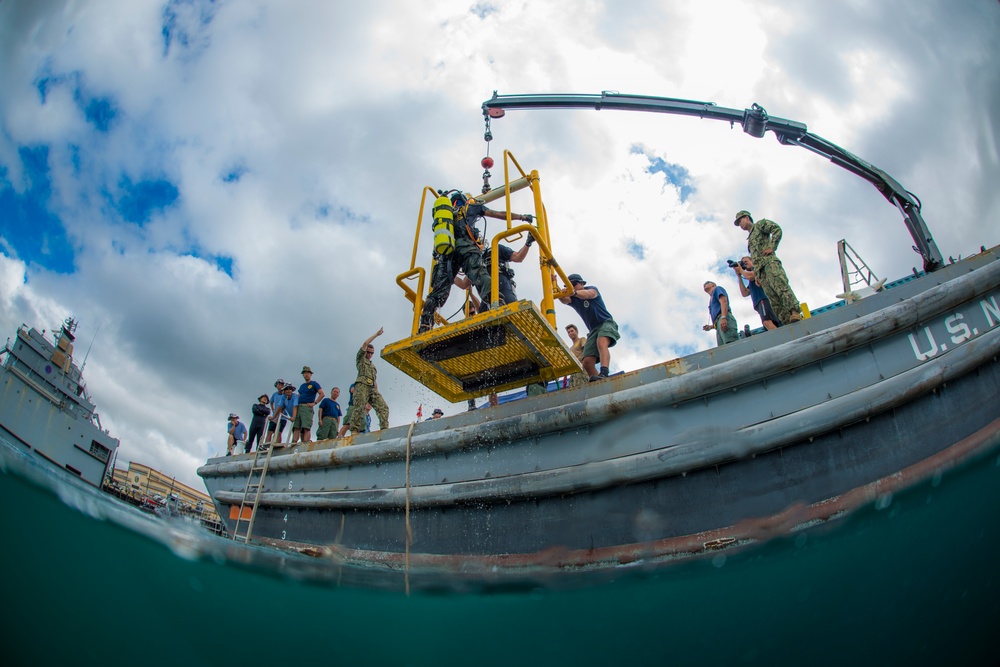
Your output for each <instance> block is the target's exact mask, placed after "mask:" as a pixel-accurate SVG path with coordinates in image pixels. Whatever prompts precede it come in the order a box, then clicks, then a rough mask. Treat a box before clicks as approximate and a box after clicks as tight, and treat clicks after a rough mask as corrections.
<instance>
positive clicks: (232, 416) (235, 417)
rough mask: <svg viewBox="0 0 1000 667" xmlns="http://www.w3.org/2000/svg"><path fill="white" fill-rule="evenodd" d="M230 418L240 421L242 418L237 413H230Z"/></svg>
mask: <svg viewBox="0 0 1000 667" xmlns="http://www.w3.org/2000/svg"><path fill="white" fill-rule="evenodd" d="M229 418H230V419H239V418H240V416H239V415H238V414H236V413H235V412H230V413H229Z"/></svg>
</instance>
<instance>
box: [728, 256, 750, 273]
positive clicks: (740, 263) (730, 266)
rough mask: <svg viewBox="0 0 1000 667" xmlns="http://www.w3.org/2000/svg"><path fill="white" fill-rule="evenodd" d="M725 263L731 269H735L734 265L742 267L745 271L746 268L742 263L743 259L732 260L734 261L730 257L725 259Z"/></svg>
mask: <svg viewBox="0 0 1000 667" xmlns="http://www.w3.org/2000/svg"><path fill="white" fill-rule="evenodd" d="M726 264H728V265H729V268H731V269H735V268H736V267H737V266H738V267H740V268H741V269H743V270H744V271H746V268H747V267H746V266H745V265H744V264H743V260H740V261H738V262H734V261H733V260H731V259H727V260H726Z"/></svg>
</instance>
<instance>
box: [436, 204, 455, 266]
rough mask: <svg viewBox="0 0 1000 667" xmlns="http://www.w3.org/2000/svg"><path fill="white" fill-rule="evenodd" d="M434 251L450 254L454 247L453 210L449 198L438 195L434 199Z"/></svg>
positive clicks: (440, 253)
mask: <svg viewBox="0 0 1000 667" xmlns="http://www.w3.org/2000/svg"><path fill="white" fill-rule="evenodd" d="M432 229H433V230H434V252H436V253H437V254H439V255H447V254H450V253H451V252H452V251H453V250H454V249H455V212H454V211H453V210H452V208H451V200H450V199H448V198H447V197H438V198H437V199H435V200H434V224H433V226H432Z"/></svg>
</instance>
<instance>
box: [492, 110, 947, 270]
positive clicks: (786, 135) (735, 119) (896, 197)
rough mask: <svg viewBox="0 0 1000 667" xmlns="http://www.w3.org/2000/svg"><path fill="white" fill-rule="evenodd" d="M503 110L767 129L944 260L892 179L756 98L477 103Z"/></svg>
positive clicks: (916, 204)
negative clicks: (889, 207)
mask: <svg viewBox="0 0 1000 667" xmlns="http://www.w3.org/2000/svg"><path fill="white" fill-rule="evenodd" d="M508 109H595V110H597V111H600V110H602V109H617V110H622V111H648V112H653V113H668V114H674V115H679V116H696V117H698V118H708V119H710V120H722V121H727V122H729V123H730V124H731V125H733V124H736V123H739V124H740V127H742V128H743V131H744V132H746V133H747V134H749V135H750V136H752V137H757V138H760V137H763V136H764V134H765V133H767V132H768V131H771V132H773V133H774V135H775V137H777V139H778V141H779V142H780V143H781V144H783V145H785V146H801V147H802V148H805V149H807V150H810V151H812V152H813V153H816V154H817V155H821V156H823V157H825V158H827V159H828V160H830V161H831V162H833V163H834V164H835V165H837V166H839V167H841V168H843V169H846V170H847V171H849V172H851V173H852V174H854V175H856V176H860V177H861V178H863V179H865V180H866V181H868V182H869V183H871V184H872V185H874V186H875V189H876V190H878V191H879V192H880V193H881V194H882V196H883V197H885V198H886V199H887V200H888V201H889V202H890V203H892V204H893V205H894V206H895V207H896V208H897V209H898V210H899V212H900V214H901V215H902V216H903V222H904V224H905V225H906V228H907V230H908V231H909V232H910V236H911V237H912V238H913V241H914V243H915V244H916V245H914V247H913V249H914V250H915V251H916V252H918V253H919V254H920V256H921V257H922V258H923V264H924V270H925V271H927V272H931V271H934V270H935V269H937V268H939V267H941V266H942V265H943V264H944V259H943V257H942V256H941V251H940V250H939V249H938V247H937V244H936V243H935V242H934V237H933V236H932V235H931V232H930V229H928V227H927V223H926V222H924V219H923V216H921V214H920V201H919V200H918V199H917V198H916V197H915V196H914V195H913V194H912V193H910V192H909V191H907V190H906V188H904V187H903V186H902V185H901V184H900V183H899V182H898V181H896V179H894V178H893V177H892V176H890V175H889V174H887V173H886V172H884V171H882V170H881V169H879V168H878V167H875V166H874V165H872V164H870V163H868V162H865V161H864V160H862V159H861V158H859V157H857V156H856V155H854V154H853V153H850V152H849V151H846V150H844V149H843V148H841V147H840V146H837V145H836V144H833V143H831V142H829V141H827V140H826V139H824V138H822V137H820V136H818V135H815V134H813V133H812V132H809V131H808V129H807V128H806V126H805V124H804V123H800V122H798V121H794V120H787V119H785V118H778V117H776V116H769V115H768V113H767V111H765V110H764V108H763V107H761V106H760V105H758V104H756V103H755V104H753V105H751V107H750V108H749V109H728V108H726V107H720V106H716V105H715V104H714V103H713V102H699V101H696V100H683V99H678V98H673V97H653V96H649V95H623V94H621V93H613V92H607V91H605V92H602V93H601V94H600V95H578V94H553V95H498V94H497V93H496V91H494V92H493V97H491V98H490V99H488V100H486V101H485V102H483V115H484V116H485V117H486V118H487V119H491V118H501V117H503V115H504V112H505V110H508Z"/></svg>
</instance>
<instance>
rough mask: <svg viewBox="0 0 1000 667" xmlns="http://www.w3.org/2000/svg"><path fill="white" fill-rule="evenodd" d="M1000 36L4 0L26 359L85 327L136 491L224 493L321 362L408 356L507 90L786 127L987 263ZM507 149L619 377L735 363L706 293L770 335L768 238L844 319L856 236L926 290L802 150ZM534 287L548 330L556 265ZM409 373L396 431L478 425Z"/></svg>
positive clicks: (812, 12) (417, 6) (653, 145)
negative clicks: (421, 281)
mask: <svg viewBox="0 0 1000 667" xmlns="http://www.w3.org/2000/svg"><path fill="white" fill-rule="evenodd" d="M431 7H433V10H431ZM998 35H1000V4H998V3H997V2H996V1H995V0H928V1H926V2H919V3H915V2H909V1H907V0H880V1H878V2H874V1H872V2H864V1H861V0H855V1H852V2H827V1H825V0H810V1H803V2H794V3H792V2H774V1H767V0H763V1H761V0H758V1H755V2H753V3H742V2H734V1H727V0H713V1H712V2H699V3H692V2H673V1H667V0H660V1H652V0H636V1H622V0H613V1H612V0H607V1H606V2H604V1H601V0H589V1H580V2H555V1H549V0H534V1H532V2H526V1H521V0H512V1H506V0H494V1H492V2H491V1H488V0H486V1H483V2H478V3H475V4H472V3H470V2H468V0H465V1H461V0H439V1H438V2H435V3H432V4H426V3H414V2H379V1H369V2H326V1H319V0H316V1H313V2H305V1H300V2H296V1H290V0H281V1H278V0H275V1H274V2H268V1H266V0H239V1H235V0H233V1H221V2H208V1H201V0H187V1H181V0H171V1H168V2H163V1H157V2H153V1H143V0H102V1H101V2H72V1H66V2H59V1H57V0H46V1H44V2H35V1H28V0H0V88H2V90H3V91H4V92H3V95H2V96H0V331H2V332H5V334H6V335H7V336H12V335H13V334H14V331H15V330H16V328H17V326H18V325H20V324H21V323H26V324H28V325H34V326H36V327H38V328H40V329H41V328H47V329H52V328H54V327H56V326H57V325H58V324H59V323H60V322H61V321H62V320H63V319H64V318H65V317H67V316H69V315H72V316H74V317H76V318H78V320H79V322H80V327H79V330H78V343H77V359H78V361H79V360H81V358H82V355H83V354H84V353H85V352H86V350H87V349H88V347H90V346H91V343H92V348H91V349H90V355H89V358H88V360H87V368H86V377H87V380H88V385H89V388H90V390H91V392H92V393H93V394H94V396H95V397H96V400H97V402H98V406H99V409H100V412H101V415H102V419H103V423H104V425H105V426H106V427H108V428H110V429H111V432H112V433H113V434H114V435H116V436H118V437H119V438H120V439H121V449H120V453H119V466H122V465H125V463H126V462H127V461H129V460H136V461H141V462H143V463H147V464H149V465H152V466H154V467H156V468H159V469H161V470H163V471H165V472H167V473H169V474H172V475H176V476H177V478H178V479H179V480H181V481H183V482H185V483H188V484H191V485H194V486H197V487H199V488H200V487H201V483H200V480H199V479H198V478H197V476H196V475H195V469H196V468H197V467H198V465H200V464H202V463H203V462H204V461H205V459H206V457H208V456H210V455H213V454H217V453H219V452H220V451H223V450H224V446H225V431H224V426H225V421H226V416H227V415H228V413H229V412H230V411H236V412H238V413H239V414H240V415H241V416H244V417H247V418H248V417H249V409H250V405H251V404H252V403H253V402H254V400H255V398H256V396H258V395H259V394H260V393H262V392H264V391H268V392H270V391H271V385H272V383H273V382H274V380H275V378H277V377H283V378H288V379H293V380H295V381H296V383H298V382H301V375H299V374H298V371H299V370H300V368H301V366H302V365H303V364H308V365H310V366H312V368H313V369H314V371H315V372H316V375H315V379H316V380H318V381H319V382H320V383H321V384H322V385H323V386H324V387H326V388H328V389H329V388H330V387H331V386H334V385H339V386H340V387H341V388H344V389H346V387H347V385H349V384H350V382H351V381H352V380H353V378H354V373H355V371H354V353H355V351H356V349H357V348H358V346H359V345H360V344H361V342H362V341H363V340H364V339H365V338H366V337H367V336H368V335H370V334H371V333H373V332H374V331H375V330H377V329H378V328H379V327H380V326H384V327H385V329H386V334H385V336H383V337H382V338H381V339H379V340H378V341H377V344H380V346H381V345H384V344H387V343H390V342H393V341H396V340H399V339H401V338H404V337H405V336H406V335H407V334H408V326H409V321H410V317H411V312H410V311H409V310H408V302H407V301H406V300H405V299H404V298H403V293H402V291H401V290H400V289H399V288H398V287H397V286H396V285H395V276H396V275H397V274H399V273H401V272H402V271H404V270H405V269H407V268H409V261H410V253H411V251H412V243H413V241H412V239H413V236H414V226H415V222H416V218H417V209H418V205H419V202H420V195H421V190H422V188H424V187H425V186H431V187H433V188H448V189H450V188H462V189H464V190H466V191H468V192H476V191H478V189H479V187H480V186H481V184H482V182H481V172H482V169H481V167H480V166H479V163H480V159H481V158H482V157H483V156H484V155H485V154H486V150H487V146H486V143H485V142H484V141H483V130H484V125H483V118H482V115H481V112H480V105H481V103H482V101H483V100H485V99H487V98H488V97H490V96H491V95H492V93H493V91H494V90H498V91H499V92H500V93H501V94H515V93H556V92H574V93H591V94H596V93H600V92H601V91H602V90H612V91H620V92H623V93H636V94H645V95H658V96H667V97H680V98H686V99H694V100H705V101H711V102H715V103H717V104H719V105H720V106H724V107H732V108H738V109H743V108H746V107H749V106H750V105H751V104H752V103H754V102H757V103H759V104H761V105H762V106H763V107H765V108H766V109H767V110H768V112H769V113H770V114H771V115H774V116H780V117H783V118H788V119H793V120H797V121H800V122H803V123H805V124H806V125H808V127H809V129H810V130H811V131H812V132H815V133H817V134H819V135H820V136H822V137H824V138H826V139H828V140H829V141H832V142H833V143H835V144H838V145H840V146H843V147H844V148H846V149H848V150H850V151H851V152H853V153H855V154H857V155H859V156H860V157H862V158H864V159H865V160H867V161H869V162H871V163H872V164H875V165H876V166H878V167H881V168H882V169H884V170H886V171H887V172H889V173H890V174H892V175H893V176H894V177H895V178H896V179H897V180H899V181H900V182H901V183H902V184H903V185H904V186H906V187H907V188H908V189H909V190H911V191H912V192H914V193H916V195H917V196H918V197H919V198H920V199H921V201H922V202H923V213H924V216H925V218H926V220H927V222H928V225H929V226H930V228H931V230H932V232H933V233H934V235H935V238H936V240H937V243H938V246H939V247H940V249H941V251H942V253H943V255H944V256H945V257H948V256H953V257H956V258H957V257H958V256H960V255H961V256H965V255H969V254H971V253H974V252H975V251H976V250H978V248H979V246H980V245H986V246H991V245H994V244H996V243H998V242H1000V226H998V225H997V223H996V220H997V219H998V218H1000V187H998V183H1000V158H998V133H1000V40H997V36H998ZM492 130H493V136H494V141H493V142H492V144H491V146H490V154H491V155H492V156H494V157H495V158H498V167H497V168H494V170H493V171H494V174H495V175H494V178H493V183H494V184H499V183H501V182H502V169H501V168H500V167H499V156H500V155H501V153H502V151H503V150H504V149H507V150H510V151H511V152H512V153H513V155H514V156H515V158H517V160H518V162H519V163H520V164H521V165H522V166H523V167H524V168H525V169H528V170H531V169H536V170H538V172H539V174H540V175H541V178H542V193H543V197H544V200H545V204H546V208H547V210H548V213H549V218H550V222H551V226H552V241H553V247H554V251H555V253H556V256H557V258H558V259H559V261H560V263H561V264H562V265H563V266H564V267H565V268H566V270H567V272H570V271H577V272H579V273H582V274H583V275H584V277H585V278H586V279H587V280H588V281H589V282H590V283H592V284H595V285H597V286H598V287H599V288H600V289H601V292H602V293H603V295H604V298H605V301H606V303H607V304H608V307H609V309H610V310H611V312H612V314H613V315H614V316H615V319H616V320H617V321H618V323H619V325H620V327H621V330H622V332H623V339H622V340H621V342H620V343H619V345H618V346H617V347H616V348H614V350H613V356H612V370H613V371H618V370H626V371H627V370H634V369H636V368H640V367H642V366H646V365H649V364H652V363H656V362H658V361H662V360H665V359H670V358H674V357H677V356H680V355H683V354H687V353H690V352H693V351H696V350H700V349H704V348H707V347H710V346H712V345H714V333H705V332H703V331H702V330H701V326H702V324H704V323H706V322H707V319H708V316H707V311H706V305H707V299H706V296H705V294H704V293H703V292H702V290H701V285H702V283H703V282H704V281H705V280H706V279H714V280H715V281H717V282H718V283H719V284H721V285H722V286H723V287H726V288H727V289H728V290H729V291H730V294H731V295H733V296H732V298H733V300H734V302H735V305H736V307H735V313H736V316H737V319H738V320H739V322H740V324H741V326H742V324H744V323H748V324H750V325H751V326H752V327H756V326H759V320H758V319H757V317H756V315H754V314H753V312H752V311H751V309H750V305H749V300H748V299H741V298H740V297H739V293H738V290H737V289H736V284H735V281H734V278H733V274H732V272H731V271H729V270H728V269H727V268H726V265H725V260H726V259H727V258H736V257H738V256H739V255H741V254H743V252H744V250H745V235H744V234H742V233H741V232H740V231H739V230H737V229H736V228H735V227H733V225H732V219H733V214H734V213H735V212H736V211H737V210H739V209H741V208H746V209H749V210H750V211H751V212H752V213H753V214H754V216H755V217H767V218H770V219H773V220H775V221H776V222H778V224H780V225H781V226H782V227H783V229H784V232H785V236H784V240H783V241H782V244H781V248H780V250H779V253H778V254H779V256H780V257H781V259H782V260H783V262H784V264H785V267H786V269H787V270H788V273H789V276H790V279H791V282H792V286H793V288H794V289H795V290H796V292H797V294H798V296H799V297H800V299H801V300H803V301H805V302H806V303H808V304H809V305H810V306H813V307H816V306H820V305H823V304H826V303H830V302H832V301H834V300H835V295H836V294H837V293H838V292H841V291H842V288H841V285H840V276H839V269H838V264H837V258H836V242H837V240H839V239H841V238H846V239H847V240H848V242H849V243H850V244H851V245H852V247H853V248H854V249H855V250H857V251H858V253H859V254H860V255H861V256H862V258H863V259H864V260H865V261H866V262H867V263H868V265H869V266H870V267H871V268H872V269H873V270H874V271H875V273H876V274H877V275H878V276H879V277H888V278H890V279H893V278H897V277H901V276H903V275H905V274H907V273H909V272H910V270H911V268H912V267H914V266H920V259H919V257H918V256H917V255H916V254H915V253H914V252H913V251H912V250H911V246H912V241H911V239H910V238H909V236H908V234H907V232H906V230H905V227H904V226H903V224H902V222H901V219H900V216H899V215H898V214H897V212H896V210H895V209H894V208H893V207H892V206H890V205H889V204H888V203H887V202H886V201H885V200H884V199H883V198H882V197H881V196H880V195H879V194H878V193H877V192H876V191H875V189H874V188H873V187H871V186H870V185H868V184H867V183H865V182H863V181H861V180H860V179H858V178H856V177H854V176H851V175H850V174H848V173H847V172H846V171H843V170H842V169H840V168H838V167H836V166H833V165H832V164H831V163H829V162H827V161H825V160H823V159H822V158H819V157H817V156H815V155H813V154H811V153H809V152H808V151H805V150H802V149H798V148H794V147H784V146H781V145H779V144H778V142H777V141H775V140H774V138H773V135H771V134H768V135H767V137H765V138H764V139H754V138H752V137H749V136H748V135H745V134H743V133H742V131H740V129H739V128H738V127H737V128H736V129H730V127H729V126H728V124H726V123H721V122H717V121H707V120H697V119H690V118H681V117H674V116H665V115H660V114H643V113H629V112H618V111H602V112H600V113H597V112H594V111H587V110H576V111H511V112H508V114H507V116H506V117H505V118H503V119H499V120H496V121H494V122H493V125H492ZM515 208H516V209H517V210H519V211H522V212H531V206H530V200H529V199H528V198H527V196H526V195H522V197H521V198H515ZM489 231H490V232H491V233H495V232H497V231H499V225H498V224H497V223H495V222H494V223H493V224H492V225H491V227H490V230H489ZM514 245H515V246H516V247H520V246H519V244H517V243H516V244H514ZM429 252H430V250H429V242H428V239H426V238H425V239H423V240H422V244H421V246H420V249H419V254H418V261H419V262H420V263H421V264H424V265H427V264H429ZM518 286H519V292H520V294H521V295H522V296H527V297H531V298H534V299H536V300H537V298H538V295H539V293H540V289H539V286H538V279H537V252H536V251H532V252H531V254H529V256H528V259H527V261H526V263H525V264H523V265H522V266H520V267H518ZM455 292H456V295H455V296H453V301H452V302H450V303H449V304H447V305H446V307H445V308H443V309H442V311H443V312H444V314H445V315H450V314H451V313H453V312H454V311H455V310H456V309H457V308H458V303H457V301H458V296H457V290H455ZM557 308H558V309H559V312H558V316H559V324H560V326H562V325H564V324H566V323H568V322H573V321H578V320H577V319H576V315H575V314H574V313H572V312H571V311H570V310H569V309H568V308H567V307H562V306H557ZM379 368H380V378H381V382H380V385H381V388H382V390H383V393H384V395H385V396H386V398H387V400H388V402H389V405H390V408H391V422H392V424H393V425H398V424H403V423H407V422H408V421H410V420H412V419H413V418H414V413H415V411H416V408H417V406H418V405H420V404H423V406H424V411H425V414H427V413H429V410H430V409H431V408H433V407H443V408H444V409H445V412H446V413H448V414H451V413H453V412H456V411H459V410H461V409H463V408H464V405H449V404H446V403H445V402H444V401H443V400H442V399H440V398H438V397H436V396H434V395H433V394H432V393H431V392H429V391H428V390H426V389H423V388H422V387H420V386H419V385H417V384H416V383H415V382H413V381H411V380H410V379H409V378H407V377H406V376H404V375H402V374H400V373H399V372H397V371H395V370H394V369H392V368H391V367H389V366H388V364H386V363H385V362H379Z"/></svg>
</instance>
